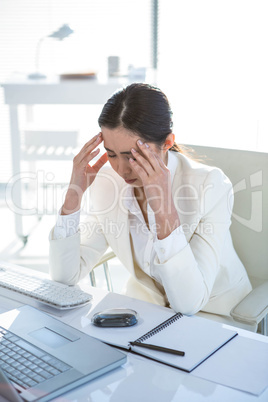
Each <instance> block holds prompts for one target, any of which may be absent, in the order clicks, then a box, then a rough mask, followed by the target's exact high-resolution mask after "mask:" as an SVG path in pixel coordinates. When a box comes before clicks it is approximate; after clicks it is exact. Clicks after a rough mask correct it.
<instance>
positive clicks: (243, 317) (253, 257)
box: [186, 145, 268, 335]
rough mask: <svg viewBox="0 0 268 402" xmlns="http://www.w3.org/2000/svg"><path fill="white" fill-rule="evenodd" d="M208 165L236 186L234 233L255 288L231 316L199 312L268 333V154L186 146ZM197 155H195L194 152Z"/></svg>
mask: <svg viewBox="0 0 268 402" xmlns="http://www.w3.org/2000/svg"><path fill="white" fill-rule="evenodd" d="M186 146H187V147H189V148H190V149H191V148H192V149H193V150H194V151H195V152H196V157H197V158H198V157H200V158H201V159H202V162H203V163H205V164H207V165H212V166H217V167H219V168H221V169H222V170H223V172H224V173H225V174H226V175H227V176H228V177H229V179H230V180H231V182H232V184H233V188H234V208H233V214H232V225H231V234H232V239H233V243H234V247H235V249H236V252H237V253H238V255H239V257H240V259H241V260H242V262H243V264H244V266H245V268H246V270H247V273H248V276H249V278H250V281H251V284H252V287H253V290H252V291H251V292H250V293H249V294H248V295H247V296H246V297H245V298H244V299H243V300H242V301H241V302H240V303H239V304H238V305H237V306H235V307H234V308H233V309H232V311H231V317H222V316H216V315H214V314H208V313H202V312H200V313H198V314H199V315H201V316H203V317H205V318H211V319H214V320H217V321H221V322H225V323H227V324H230V325H235V326H238V327H242V328H246V329H249V330H251V331H256V330H257V327H258V325H259V324H260V328H259V330H260V332H261V333H263V334H265V335H267V313H268V153H261V152H253V151H241V150H234V149H224V148H214V147H204V146H195V145H186ZM193 157H195V155H193Z"/></svg>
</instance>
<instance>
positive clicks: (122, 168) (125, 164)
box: [117, 160, 131, 176]
mask: <svg viewBox="0 0 268 402" xmlns="http://www.w3.org/2000/svg"><path fill="white" fill-rule="evenodd" d="M117 172H118V174H119V175H120V176H126V175H127V174H129V173H130V172H131V167H130V164H129V161H125V160H124V161H119V162H118V171H117Z"/></svg>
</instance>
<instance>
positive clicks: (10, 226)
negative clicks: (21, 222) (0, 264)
mask: <svg viewBox="0 0 268 402" xmlns="http://www.w3.org/2000/svg"><path fill="white" fill-rule="evenodd" d="M55 219H56V218H55V216H54V215H53V216H49V215H45V216H43V218H42V219H41V220H40V221H39V222H37V221H36V220H31V223H32V224H33V225H34V224H35V226H33V228H32V230H31V232H30V235H29V236H28V241H27V243H26V245H25V246H24V245H23V242H22V241H21V240H20V239H18V238H17V237H16V235H15V230H14V228H15V223H14V213H13V212H12V211H10V209H9V208H7V206H6V204H5V202H4V199H3V198H1V200H0V222H1V237H0V239H1V242H0V260H6V261H9V262H12V263H15V264H18V265H22V266H25V267H29V268H32V269H33V270H39V271H42V272H46V273H47V272H48V250H49V242H48V235H49V231H50V229H51V228H52V226H53V225H54V223H55ZM25 220H26V223H27V221H28V224H29V226H31V225H30V222H29V221H30V218H26V219H25ZM109 270H110V274H111V277H112V284H113V290H114V292H116V293H121V292H122V291H123V288H124V285H125V283H126V281H127V279H128V277H129V274H128V272H127V270H126V269H125V268H124V267H123V266H122V265H121V263H120V262H119V260H118V259H117V258H114V259H113V260H110V261H109ZM95 276H96V285H97V287H101V288H104V289H106V281H105V277H104V271H103V268H102V266H100V267H97V268H96V270H95Z"/></svg>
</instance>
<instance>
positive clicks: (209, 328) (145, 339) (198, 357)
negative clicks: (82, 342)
mask: <svg viewBox="0 0 268 402" xmlns="http://www.w3.org/2000/svg"><path fill="white" fill-rule="evenodd" d="M127 301H128V303H127V306H126V300H125V297H124V296H121V295H116V294H114V293H113V294H112V293H111V294H108V295H107V296H106V297H105V298H104V299H103V300H102V301H101V302H100V303H99V304H98V305H97V307H96V308H95V309H94V310H92V311H91V312H90V314H89V315H88V316H87V318H86V319H84V322H83V326H84V328H86V332H87V333H88V334H89V335H91V336H93V337H95V338H98V339H100V340H102V341H103V342H106V343H108V344H110V345H114V346H119V347H121V348H124V349H128V350H131V351H133V352H135V353H138V354H140V355H143V356H147V357H149V358H151V359H154V360H157V361H159V362H162V363H165V364H168V365H171V366H173V367H176V368H179V369H181V370H185V371H188V372H190V371H192V370H193V369H194V368H195V367H197V366H198V365H199V364H200V363H202V362H203V361H204V360H206V359H207V358H208V357H209V356H211V355H212V354H213V353H214V352H216V351H217V350H218V349H219V348H221V347H222V346H223V345H225V344H226V343H227V342H229V341H230V340H231V339H233V338H234V337H235V336H236V335H237V332H236V331H233V330H231V329H227V328H223V326H222V325H221V324H220V323H218V322H215V321H212V320H208V319H205V318H201V317H197V316H186V315H182V314H181V313H177V314H175V312H174V311H173V310H171V309H169V308H166V307H161V306H155V305H154V304H150V303H146V302H143V301H141V300H137V299H132V298H128V299H127ZM111 306H112V307H113V308H124V307H128V308H130V309H131V308H132V309H133V310H136V311H137V313H138V316H139V319H138V323H137V324H136V325H134V326H132V327H122V328H100V327H96V326H95V325H93V324H91V317H92V316H93V315H94V314H95V313H96V312H98V311H101V310H105V309H107V308H109V307H110V308H111ZM131 342H141V343H143V344H144V343H146V344H151V345H156V346H161V347H166V348H171V349H177V350H181V351H184V352H185V354H184V356H178V355H172V354H169V353H165V352H162V351H161V352H160V351H155V350H148V349H145V348H144V347H141V346H132V345H131Z"/></svg>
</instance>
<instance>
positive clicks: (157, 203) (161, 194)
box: [130, 140, 180, 238]
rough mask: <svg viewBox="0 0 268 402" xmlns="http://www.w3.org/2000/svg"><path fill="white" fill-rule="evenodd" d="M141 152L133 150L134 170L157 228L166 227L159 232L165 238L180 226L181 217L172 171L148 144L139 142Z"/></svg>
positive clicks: (132, 162) (132, 164)
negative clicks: (175, 197)
mask: <svg viewBox="0 0 268 402" xmlns="http://www.w3.org/2000/svg"><path fill="white" fill-rule="evenodd" d="M137 145H138V147H139V152H138V151H136V150H135V149H134V148H133V149H132V150H131V151H132V155H133V159H132V158H131V159H130V163H131V166H132V168H133V169H134V170H135V172H136V173H137V174H138V176H139V177H140V179H141V181H142V184H143V190H144V195H145V197H146V200H147V202H148V203H149V205H150V207H151V208H152V210H153V211H154V213H155V219H156V223H157V224H158V225H157V226H159V227H160V226H162V225H163V224H164V227H163V228H162V230H160V232H162V234H160V232H159V231H158V238H164V237H166V236H167V235H168V234H170V233H171V232H172V230H174V229H175V228H176V227H178V226H179V224H180V222H179V216H178V213H177V210H176V208H175V205H174V202H173V198H172V192H171V178H170V171H169V169H168V168H167V166H166V165H165V163H164V161H163V160H162V159H161V157H160V155H158V154H157V153H156V152H154V151H153V150H152V148H151V147H150V146H149V144H147V143H142V142H141V141H140V140H138V142H137Z"/></svg>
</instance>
